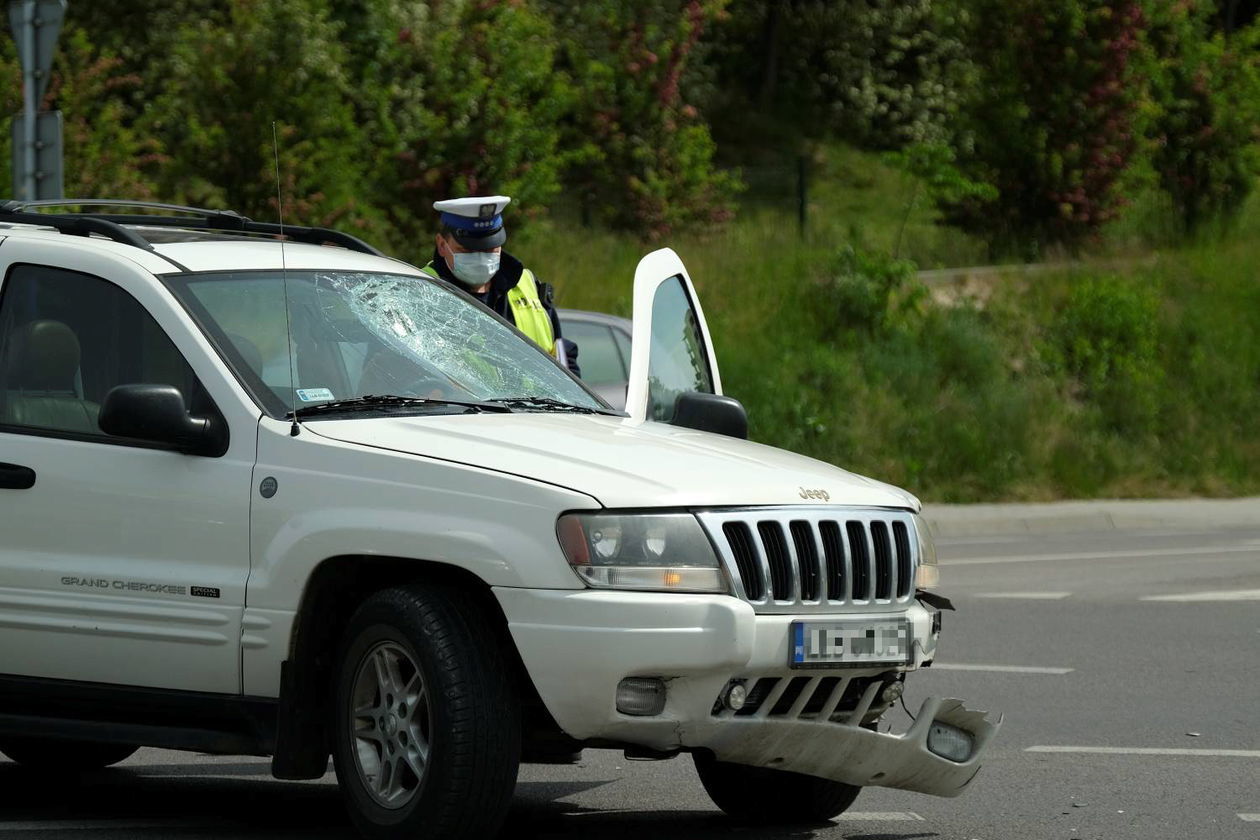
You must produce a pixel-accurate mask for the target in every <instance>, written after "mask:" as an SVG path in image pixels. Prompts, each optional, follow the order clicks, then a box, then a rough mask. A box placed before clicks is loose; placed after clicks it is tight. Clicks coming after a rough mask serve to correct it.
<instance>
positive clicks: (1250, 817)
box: [1238, 814, 1260, 822]
mask: <svg viewBox="0 0 1260 840" xmlns="http://www.w3.org/2000/svg"><path fill="white" fill-rule="evenodd" d="M1238 819H1240V820H1242V821H1243V822H1260V814H1239V815H1238Z"/></svg>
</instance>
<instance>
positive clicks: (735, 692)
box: [722, 682, 748, 712]
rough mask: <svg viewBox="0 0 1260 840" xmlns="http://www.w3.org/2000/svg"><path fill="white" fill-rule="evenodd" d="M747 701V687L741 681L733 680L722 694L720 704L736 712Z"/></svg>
mask: <svg viewBox="0 0 1260 840" xmlns="http://www.w3.org/2000/svg"><path fill="white" fill-rule="evenodd" d="M747 702H748V689H747V688H745V687H744V684H743V683H741V682H733V683H731V684H730V685H728V686H727V687H726V693H725V694H724V695H723V696H722V704H723V705H724V706H726V708H728V709H730V710H731V711H732V712H738V711H739V710H740V709H742V708H744V704H745V703H747Z"/></svg>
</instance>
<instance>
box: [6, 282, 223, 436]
mask: <svg viewBox="0 0 1260 840" xmlns="http://www.w3.org/2000/svg"><path fill="white" fill-rule="evenodd" d="M129 384H154V385H173V386H175V387H176V388H179V390H180V392H181V393H182V394H183V395H184V402H185V405H187V406H188V407H189V408H190V409H194V410H195V408H196V406H194V405H193V402H194V400H196V399H197V398H198V397H199V389H198V385H197V380H196V377H195V376H194V375H193V372H192V369H191V368H190V367H189V366H188V363H187V362H186V361H185V360H184V357H183V356H182V355H181V354H180V352H179V351H178V350H177V349H176V348H175V345H174V344H172V343H171V340H170V338H168V337H167V335H166V333H165V332H163V331H162V328H161V327H159V326H158V324H157V322H156V321H154V320H153V318H152V316H150V315H149V313H147V312H146V311H145V310H144V308H143V307H142V306H141V305H140V304H139V303H137V302H136V300H135V298H133V297H131V295H129V294H127V293H126V292H125V291H123V290H122V289H120V288H119V287H117V286H115V285H114V284H112V283H109V282H107V281H105V280H102V279H100V278H99V277H93V276H91V275H88V274H80V273H78V272H73V271H65V270H62V269H56V268H48V267H44V266H33V265H23V266H16V267H14V268H13V270H12V271H11V272H10V273H9V277H8V279H7V280H6V281H5V284H4V289H3V295H2V296H0V424H3V425H5V426H10V427H14V426H16V427H27V428H31V429H38V430H43V431H50V432H63V433H70V434H78V435H84V434H86V435H102V436H104V435H103V433H102V432H101V431H100V427H99V426H98V425H97V419H98V417H99V414H100V406H101V402H102V401H103V400H104V399H105V395H106V394H108V393H109V391H110V389H112V388H113V387H114V386H116V385H129ZM112 440H116V439H112Z"/></svg>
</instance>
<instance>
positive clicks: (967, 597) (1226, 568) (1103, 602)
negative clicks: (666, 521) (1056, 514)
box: [0, 523, 1260, 840]
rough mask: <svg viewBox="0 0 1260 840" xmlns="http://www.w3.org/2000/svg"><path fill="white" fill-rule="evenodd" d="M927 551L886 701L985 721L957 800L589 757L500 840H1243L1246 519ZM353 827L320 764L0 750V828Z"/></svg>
mask: <svg viewBox="0 0 1260 840" xmlns="http://www.w3.org/2000/svg"><path fill="white" fill-rule="evenodd" d="M940 547H941V556H942V564H943V570H942V572H943V578H944V582H943V586H942V591H943V592H945V593H946V594H948V595H950V596H951V597H953V599H954V602H955V604H956V605H957V607H958V612H957V613H947V614H946V617H945V634H944V636H943V637H942V644H941V648H940V652H939V657H938V667H934V668H931V669H928V670H924V671H922V672H920V673H918V674H916V675H913V676H912V677H911V679H910V680H909V682H908V688H907V700H908V701H909V703H910V706H911V708H912V709H913V708H915V706H916V704H917V701H919V700H921V699H922V698H924V697H926V696H928V695H929V694H944V695H946V696H953V697H959V698H964V699H965V700H967V703H968V705H969V706H970V707H971V708H981V709H990V710H994V711H1000V712H1002V713H1004V714H1005V716H1006V722H1005V725H1004V727H1003V729H1002V732H1001V733H1000V735H999V738H998V741H997V742H996V744H995V745H994V747H993V749H992V750H991V752H990V758H989V760H988V763H987V765H986V767H985V769H984V770H983V771H982V772H981V773H980V776H979V777H978V778H977V780H976V782H975V783H974V784H973V785H972V787H971V789H970V790H969V791H967V793H965V794H964V795H963V796H962V797H960V798H958V799H952V800H946V799H935V798H931V797H926V796H921V795H918V794H909V793H902V792H898V791H890V790H882V789H870V790H866V791H864V792H863V793H862V795H861V796H860V797H859V798H858V800H857V802H856V803H855V805H854V807H853V809H852V810H851V812H850V813H848V814H846V815H844V816H843V817H842V818H840V819H838V820H835V821H833V822H831V823H828V824H825V825H820V826H816V827H811V828H804V829H792V830H767V829H759V828H744V827H739V826H736V825H734V824H732V823H731V822H729V821H728V820H726V819H725V818H724V817H723V816H722V815H721V814H720V812H718V811H717V810H716V809H715V808H714V807H713V806H712V805H710V803H709V801H708V799H707V797H706V796H705V794H704V791H703V789H702V788H701V787H700V784H699V782H698V781H697V780H696V778H695V774H694V771H693V770H692V767H691V763H690V760H689V759H688V758H686V757H681V758H678V759H674V760H671V761H664V762H637V761H630V762H628V761H626V760H625V759H624V758H623V757H622V756H621V755H620V754H619V753H613V752H607V751H590V750H588V751H587V752H586V753H585V754H584V757H583V760H582V762H581V764H579V765H575V766H564V767H545V766H527V767H524V768H522V772H521V779H520V783H519V785H518V788H517V794H516V800H515V804H514V806H513V810H512V813H511V815H510V817H509V820H508V825H507V828H506V830H505V831H504V834H503V836H504V837H505V838H506V837H510V838H514V840H515V839H516V838H587V837H598V838H604V837H609V838H623V837H624V838H632V837H633V838H642V837H644V836H645V835H649V836H651V837H652V838H653V840H674V839H675V838H676V839H677V840H683V838H686V840H697V838H710V837H712V838H717V837H728V836H734V837H739V838H749V840H753V839H754V838H819V840H826V839H833V840H839V838H847V839H848V840H910V839H911V838H938V837H939V838H962V839H963V840H969V838H983V840H1008V839H1009V838H1064V840H1067V839H1068V838H1108V840H1110V838H1143V840H1150V839H1151V838H1177V840H1182V838H1200V837H1212V838H1260V523H1257V525H1256V526H1255V528H1254V529H1248V530H1228V531H1227V530H1213V531H1210V532H1198V533H1196V532H1192V531H1188V530H1178V531H1167V530H1166V531H1151V530H1146V531H1116V530H1109V531H1104V532H1095V533H1089V534H1069V533H1038V534H1036V535H1032V536H1029V535H1025V536H1018V535H1015V536H1010V535H1008V536H995V537H988V538H985V537H980V536H969V537H965V538H963V537H955V538H951V539H947V540H943V541H942V542H941V546H940ZM899 715H900V713H899ZM892 722H893V724H894V726H896V727H900V726H902V725H904V723H905V721H904V719H894V720H893V721H892ZM353 836H354V835H353V832H352V831H351V829H350V827H349V825H348V823H347V820H346V818H345V815H344V813H343V811H342V806H341V802H340V799H339V797H338V794H337V791H336V788H335V784H334V780H333V778H332V776H331V774H330V775H329V776H328V777H326V778H325V779H324V780H321V781H318V782H311V783H286V782H277V781H274V780H271V779H270V778H269V776H268V775H267V762H266V761H264V760H261V759H252V758H251V759H235V758H226V759H225V758H214V757H208V756H199V755H193V754H185V753H173V752H166V751H161V750H143V751H141V752H139V753H137V754H136V755H135V756H134V757H133V758H131V759H130V760H128V761H127V762H125V763H124V764H122V765H120V766H119V767H118V768H116V769H113V770H108V771H103V772H101V773H99V774H94V775H91V776H88V777H85V778H83V779H81V780H78V781H70V780H66V779H56V780H53V782H52V783H51V784H50V783H49V782H48V781H47V780H37V779H32V778H29V777H28V776H27V775H26V774H24V773H23V772H22V771H21V770H20V769H19V768H18V767H16V766H15V765H12V764H9V763H3V762H0V837H4V838H10V837H12V838H33V839H34V840H51V838H67V839H68V840H69V838H73V840H84V838H97V837H99V838H146V839H147V838H161V837H178V838H214V839H215V840H227V838H233V840H239V839H240V838H263V837H268V838H272V837H293V838H312V840H313V839H314V838H350V837H353Z"/></svg>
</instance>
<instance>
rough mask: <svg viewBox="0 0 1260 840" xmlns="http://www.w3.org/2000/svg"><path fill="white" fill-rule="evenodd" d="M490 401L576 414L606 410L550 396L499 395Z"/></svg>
mask: <svg viewBox="0 0 1260 840" xmlns="http://www.w3.org/2000/svg"><path fill="white" fill-rule="evenodd" d="M490 402H492V403H498V404H500V405H503V406H509V407H510V408H535V409H538V410H540V411H572V412H574V413H576V414H607V413H608V412H606V411H600V410H599V409H596V408H588V407H587V406H584V405H573V404H572V403H567V402H560V400H553V399H551V398H550V397H500V398H498V399H493V400H490Z"/></svg>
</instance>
